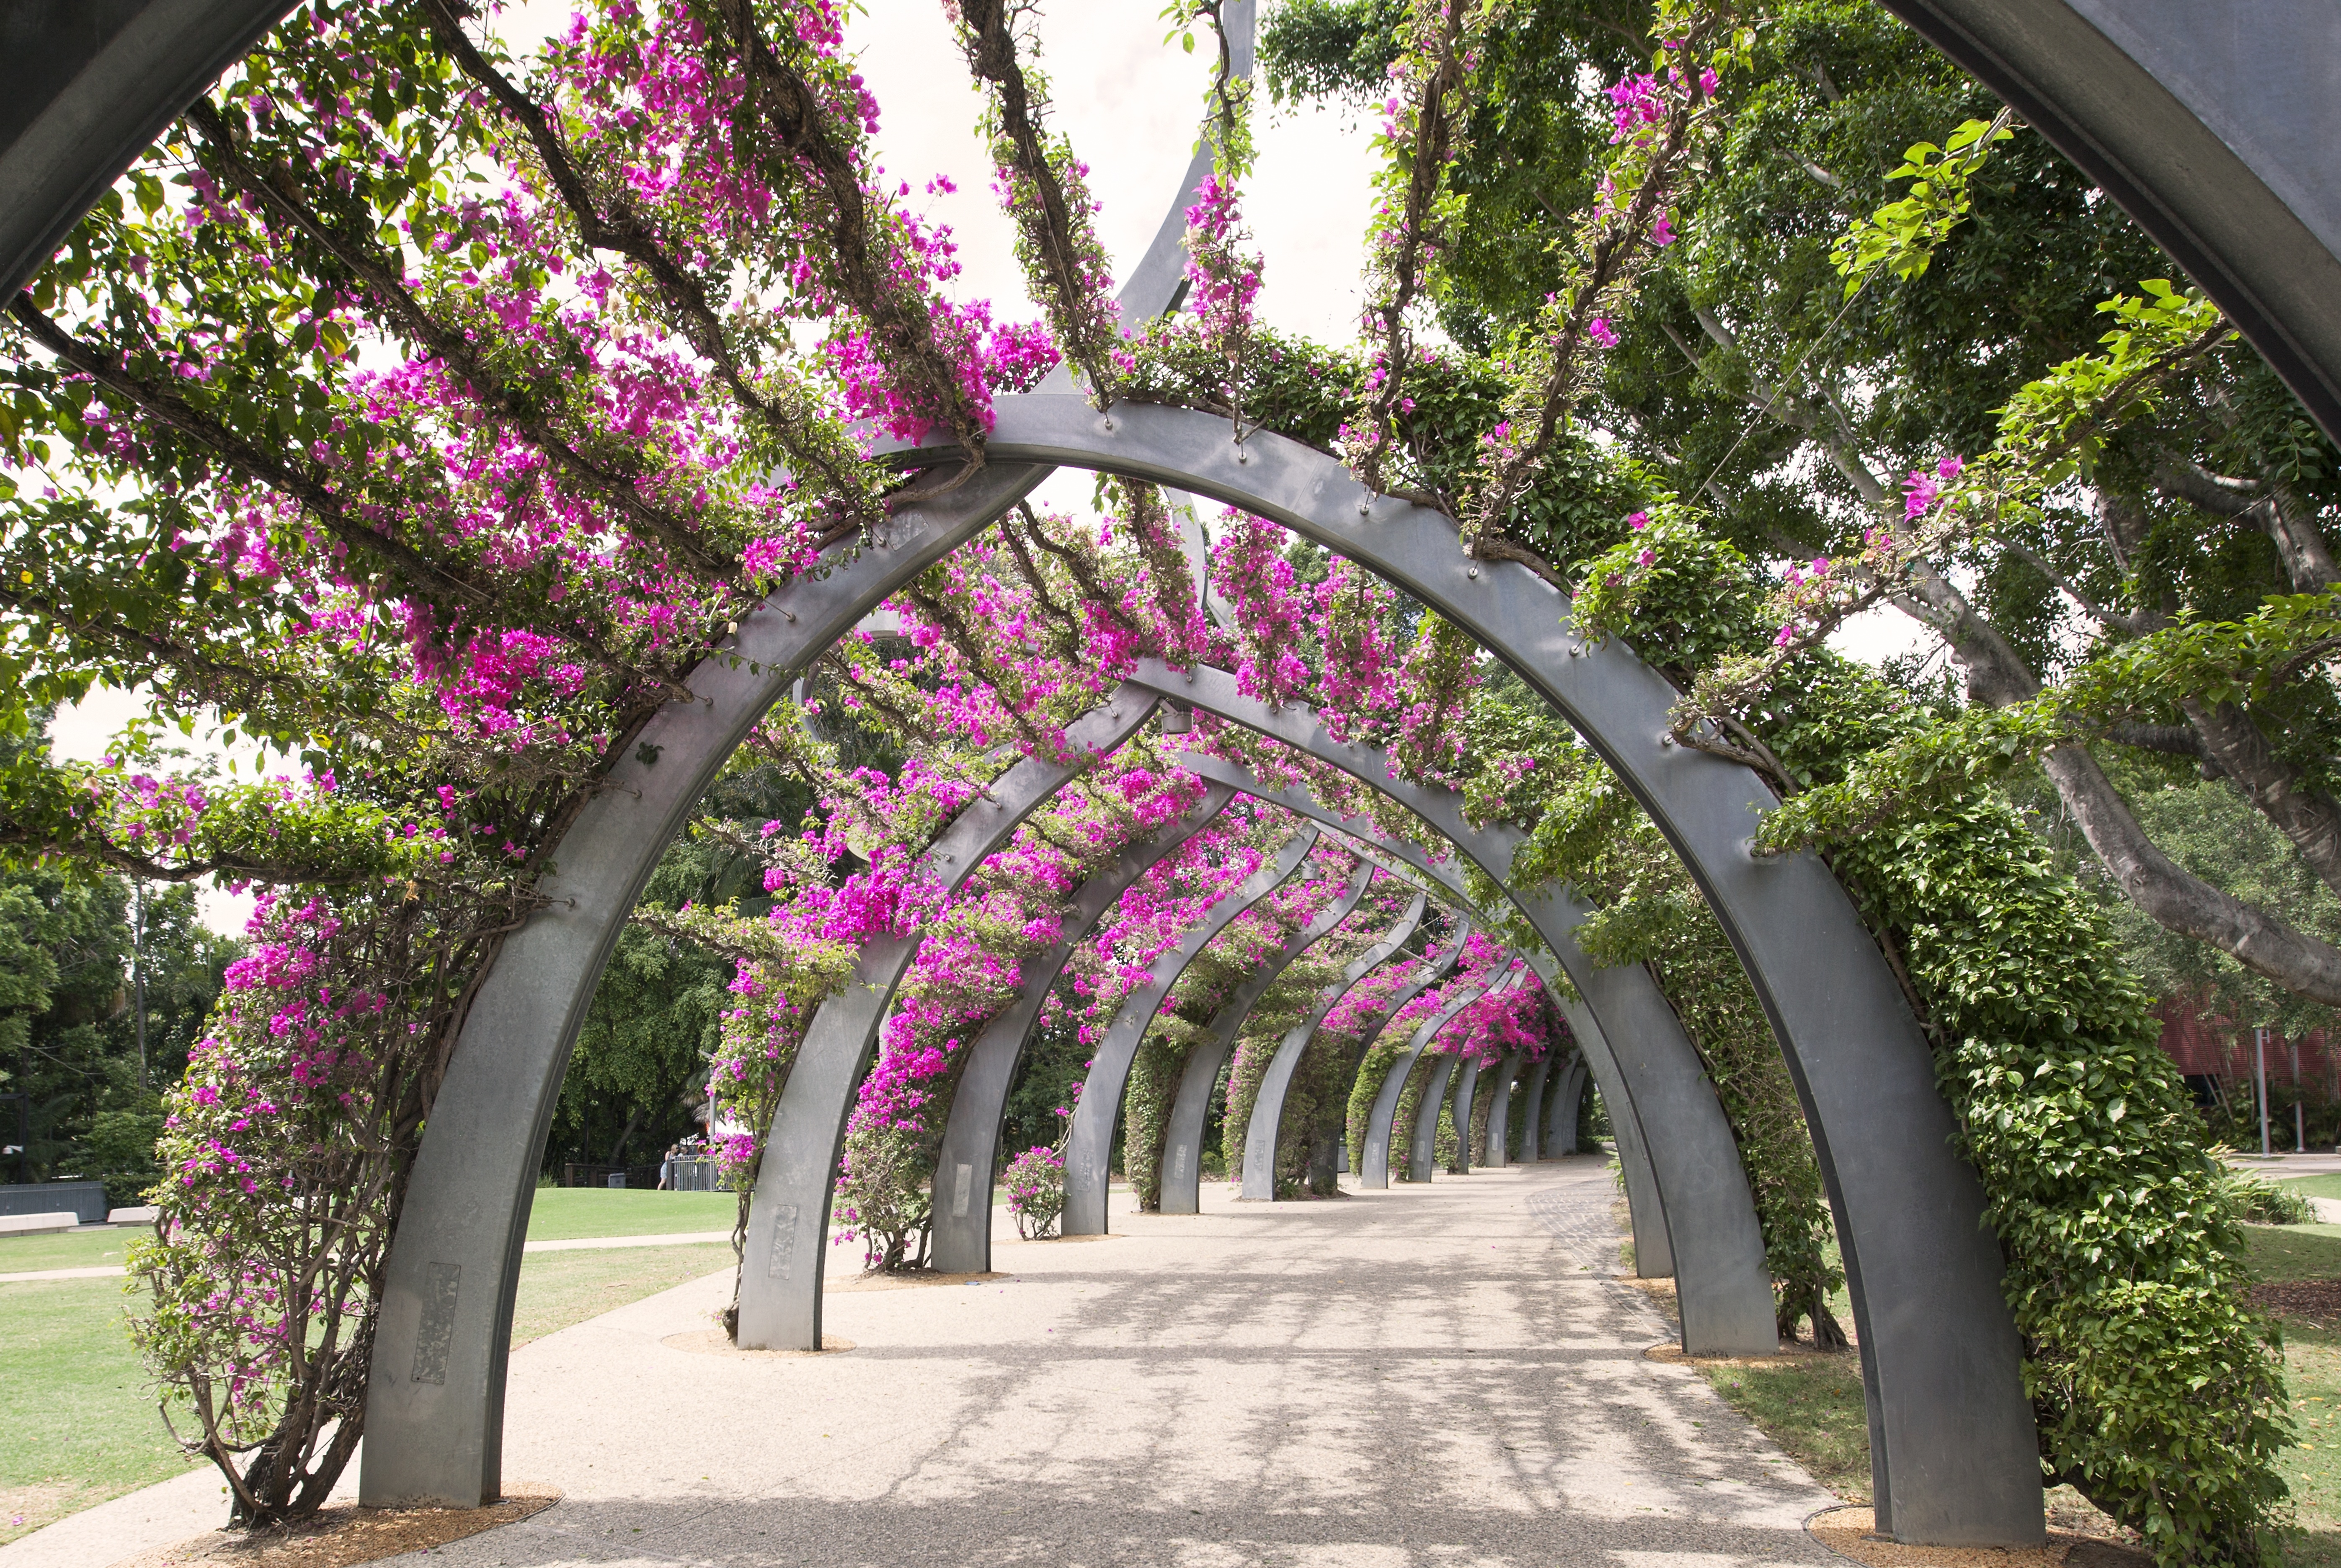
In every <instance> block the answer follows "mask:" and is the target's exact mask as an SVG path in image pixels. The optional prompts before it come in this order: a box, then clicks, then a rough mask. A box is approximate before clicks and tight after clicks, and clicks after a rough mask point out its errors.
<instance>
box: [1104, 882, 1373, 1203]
mask: <svg viewBox="0 0 2341 1568" xmlns="http://www.w3.org/2000/svg"><path fill="white" fill-rule="evenodd" d="M1360 869H1361V870H1364V871H1366V872H1369V873H1370V871H1371V869H1372V864H1371V862H1368V863H1367V865H1366V866H1364V867H1362V868H1360ZM1365 891H1366V884H1365V881H1364V880H1362V879H1360V880H1359V881H1358V882H1357V883H1356V884H1355V886H1354V887H1353V888H1350V889H1347V890H1345V891H1344V894H1343V896H1342V897H1341V898H1336V899H1335V900H1334V901H1333V902H1332V903H1330V904H1328V905H1327V906H1326V907H1325V908H1322V909H1320V910H1319V911H1318V912H1317V913H1316V915H1315V916H1314V917H1313V918H1310V921H1309V923H1308V924H1306V925H1304V926H1302V927H1301V928H1300V929H1299V930H1297V931H1295V932H1293V933H1292V934H1291V935H1290V936H1289V937H1287V938H1285V939H1284V941H1283V943H1282V944H1281V945H1280V946H1279V947H1278V948H1277V949H1276V951H1274V952H1273V953H1270V955H1269V956H1268V957H1267V958H1263V959H1261V960H1260V968H1258V970H1257V971H1255V972H1254V973H1253V975H1252V977H1251V978H1250V979H1248V980H1246V981H1244V983H1243V984H1241V985H1240V986H1238V987H1236V988H1235V989H1234V990H1233V991H1231V992H1230V993H1229V994H1228V998H1227V1000H1225V1001H1224V1002H1221V1003H1220V1010H1219V1011H1218V1012H1216V1013H1213V1014H1212V1015H1211V1021H1210V1024H1208V1025H1207V1026H1205V1028H1204V1033H1203V1037H1202V1038H1201V1039H1200V1040H1198V1041H1196V1042H1195V1045H1194V1047H1193V1048H1192V1049H1190V1051H1189V1052H1188V1053H1187V1065H1186V1067H1184V1068H1183V1069H1181V1071H1180V1075H1179V1093H1178V1095H1177V1096H1176V1097H1174V1098H1173V1099H1172V1100H1171V1102H1170V1125H1169V1126H1167V1127H1165V1128H1164V1129H1163V1139H1162V1186H1161V1196H1160V1201H1159V1202H1158V1204H1157V1207H1158V1208H1159V1209H1160V1211H1161V1213H1163V1214H1200V1213H1201V1212H1202V1196H1203V1191H1202V1189H1203V1126H1204V1124H1205V1123H1206V1122H1208V1121H1209V1120H1210V1112H1211V1091H1212V1090H1213V1089H1214V1088H1216V1087H1219V1082H1220V1068H1221V1067H1225V1066H1226V1065H1227V1061H1228V1055H1229V1053H1230V1052H1231V1051H1233V1050H1234V1049H1235V1047H1236V1037H1237V1036H1238V1035H1240V1034H1241V1033H1242V1032H1243V1027H1244V1021H1245V1020H1246V1019H1247V1018H1250V1017H1251V1010H1252V1009H1253V1008H1254V1007H1258V1006H1260V998H1261V997H1264V996H1266V995H1268V988H1269V987H1270V986H1273V985H1274V984H1276V981H1277V977H1279V976H1280V975H1281V974H1283V973H1284V971H1285V970H1286V969H1288V968H1290V967H1291V966H1292V965H1293V963H1294V962H1295V961H1296V960H1298V959H1299V958H1300V955H1301V954H1303V953H1305V952H1307V951H1308V950H1309V949H1310V948H1313V947H1315V946H1316V945H1317V944H1318V943H1320V942H1321V941H1323V940H1324V939H1325V938H1328V937H1330V936H1331V935H1332V934H1333V930H1334V928H1336V927H1338V926H1339V925H1340V923H1341V922H1342V921H1343V920H1346V919H1348V918H1350V910H1351V909H1353V908H1357V903H1358V900H1359V899H1360V898H1363V897H1364V896H1365ZM1084 1092H1085V1093H1086V1091H1084Z"/></svg>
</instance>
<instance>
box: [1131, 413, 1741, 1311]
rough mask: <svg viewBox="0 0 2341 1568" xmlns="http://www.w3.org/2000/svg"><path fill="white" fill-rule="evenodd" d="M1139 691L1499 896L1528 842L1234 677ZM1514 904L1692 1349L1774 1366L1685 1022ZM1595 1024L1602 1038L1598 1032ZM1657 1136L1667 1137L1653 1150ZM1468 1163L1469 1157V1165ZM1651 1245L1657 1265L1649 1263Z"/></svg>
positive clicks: (1725, 1156) (1572, 906)
mask: <svg viewBox="0 0 2341 1568" xmlns="http://www.w3.org/2000/svg"><path fill="white" fill-rule="evenodd" d="M1252 439H1253V440H1255V441H1257V440H1259V439H1260V438H1259V437H1257V436H1255V437H1253V438H1252ZM1131 680H1133V681H1134V682H1136V683H1138V684H1140V685H1143V686H1149V687H1151V688H1152V689H1153V690H1156V691H1158V692H1160V693H1161V694H1162V695H1164V696H1165V697H1168V698H1170V699H1171V700H1174V701H1177V702H1181V703H1185V704H1187V705H1188V706H1190V707H1191V708H1194V709H1197V710H1200V711H1202V712H1206V713H1210V714H1214V715H1216V716H1218V717H1220V718H1222V719H1229V720H1230V721H1232V722H1234V723H1237V724H1240V725H1242V726H1244V727H1245V728H1246V729H1254V730H1257V731H1259V732H1260V733H1261V734H1264V735H1267V736H1270V737H1271V738H1272V739H1277V740H1280V741H1283V742H1284V743H1285V744H1287V745H1289V746H1290V747H1292V748H1293V749H1296V750H1299V751H1303V752H1306V753H1308V754H1309V755H1310V756H1312V757H1315V758H1317V759H1320V760H1321V761H1325V762H1330V763H1331V764H1332V765H1333V766H1334V767H1336V768H1339V769H1341V770H1342V771H1343V772H1345V773H1347V774H1349V775H1350V777H1352V778H1354V779H1358V780H1359V781H1360V782H1361V783H1364V784H1366V785H1368V786H1369V787H1370V788H1372V789H1375V790H1378V791H1379V792H1380V793H1381V794H1383V795H1385V796H1387V797H1389V798H1390V799H1392V800H1394V801H1396V802H1397V803H1398V804H1400V805H1401V806H1404V807H1405V808H1406V809H1408V810H1410V811H1411V812H1413V813H1414V815H1415V816H1417V817H1419V818H1420V819H1422V820H1423V821H1424V822H1425V823H1426V824H1428V825H1429V826H1430V828H1431V829H1433V830H1434V831H1436V832H1437V833H1438V834H1439V836H1440V837H1442V838H1444V839H1446V840H1447V841H1448V842H1449V843H1450V844H1453V845H1454V846H1455V847H1456V849H1458V850H1459V851H1460V852H1461V853H1462V854H1463V855H1464V856H1465V857H1466V858H1469V860H1471V861H1472V862H1473V863H1474V864H1475V865H1477V866H1478V867H1479V868H1480V869H1481V870H1482V871H1484V872H1486V873H1487V874H1488V875H1489V877H1491V878H1495V879H1496V881H1497V883H1498V884H1499V886H1501V885H1503V881H1504V878H1505V874H1506V873H1507V872H1508V871H1509V869H1510V868H1511V861H1512V855H1513V853H1514V852H1515V851H1516V850H1517V849H1519V845H1520V844H1521V843H1522V842H1524V841H1525V839H1526V838H1527V835H1526V834H1524V833H1522V832H1521V831H1520V829H1518V828H1515V827H1512V826H1510V825H1509V824H1491V825H1489V826H1488V827H1484V828H1481V827H1474V826H1473V825H1472V823H1471V821H1470V819H1469V818H1468V817H1467V816H1466V815H1465V812H1464V809H1463V798H1462V797H1461V796H1460V795H1459V794H1457V793H1456V792H1455V791H1454V790H1451V789H1444V788H1441V787H1439V786H1437V785H1422V784H1414V783H1410V782H1409V781H1407V780H1405V779H1399V778H1397V777H1395V776H1394V775H1393V774H1392V773H1391V772H1390V761H1389V759H1388V758H1387V757H1386V756H1384V755H1383V753H1382V752H1380V751H1379V750H1377V749H1374V748H1373V747H1370V746H1366V745H1361V744H1359V743H1357V742H1353V741H1340V740H1335V739H1332V738H1331V737H1330V735H1328V734H1327V733H1326V731H1325V726H1324V724H1323V722H1322V720H1320V719H1319V718H1318V716H1317V714H1316V713H1315V711H1314V710H1310V709H1308V708H1305V707H1302V706H1300V705H1299V704H1297V703H1288V704H1286V705H1285V706H1284V707H1281V708H1270V706H1269V705H1268V704H1266V703H1264V702H1261V701H1259V700H1256V699H1253V698H1249V697H1246V696H1244V695H1243V694H1242V692H1241V691H1240V690H1238V689H1237V686H1236V681H1235V678H1234V677H1233V676H1231V675H1229V674H1228V673H1227V672H1226V671H1224V670H1213V669H1210V668H1209V667H1198V668H1196V669H1194V670H1172V669H1170V667H1169V666H1167V665H1165V664H1163V663H1162V662H1161V661H1160V660H1139V661H1138V662H1137V665H1136V667H1135V669H1134V670H1132V672H1131ZM1506 893H1507V896H1508V897H1509V898H1511V900H1512V902H1513V903H1514V904H1515V905H1516V906H1517V907H1518V908H1519V910H1520V912H1521V913H1522V914H1523V915H1525V916H1526V917H1527V918H1528V919H1529V923H1530V924H1531V925H1533V926H1534V927H1535V928H1536V930H1537V934H1538V935H1539V936H1540V937H1542V938H1544V941H1545V945H1546V946H1547V947H1548V948H1550V949H1551V951H1552V954H1553V956H1554V958H1555V959H1557V960H1558V961H1559V966H1560V968H1562V969H1564V970H1565V971H1566V972H1567V973H1568V976H1569V982H1570V984H1571V985H1572V987H1574V988H1575V990H1576V992H1577V994H1578V995H1579V997H1584V998H1586V1001H1585V1003H1564V1004H1563V1012H1564V1014H1565V1016H1567V1017H1568V1018H1569V1024H1570V1027H1571V1028H1572V1029H1577V1030H1579V1032H1580V1033H1581V1034H1583V1035H1584V1036H1586V1037H1588V1038H1589V1039H1590V1038H1592V1037H1599V1038H1600V1039H1601V1040H1602V1041H1603V1046H1602V1047H1601V1049H1602V1050H1603V1051H1604V1053H1605V1054H1604V1055H1602V1056H1598V1057H1596V1058H1595V1059H1596V1061H1597V1062H1599V1063H1600V1064H1601V1065H1602V1066H1603V1067H1604V1070H1605V1074H1606V1076H1605V1077H1604V1079H1603V1083H1604V1087H1605V1089H1606V1088H1608V1087H1609V1086H1612V1085H1622V1086H1623V1088H1622V1090H1621V1091H1620V1092H1619V1094H1618V1095H1617V1097H1616V1098H1615V1101H1614V1110H1613V1119H1614V1120H1615V1121H1617V1122H1618V1123H1619V1125H1620V1126H1630V1127H1632V1128H1633V1130H1632V1131H1629V1132H1628V1133H1626V1134H1624V1135H1621V1136H1622V1137H1623V1138H1630V1139H1631V1142H1630V1143H1629V1145H1628V1148H1629V1151H1630V1152H1629V1153H1628V1154H1627V1155H1625V1156H1623V1163H1624V1166H1625V1168H1626V1171H1627V1173H1628V1176H1629V1180H1630V1178H1631V1177H1632V1176H1634V1175H1635V1174H1637V1171H1636V1167H1637V1166H1643V1167H1644V1168H1647V1169H1648V1170H1649V1171H1650V1172H1652V1173H1654V1176H1655V1186H1656V1187H1657V1193H1656V1196H1655V1199H1654V1200H1649V1201H1643V1200H1639V1199H1638V1201H1636V1202H1635V1203H1634V1205H1633V1207H1634V1210H1635V1237H1636V1248H1637V1251H1636V1256H1637V1258H1638V1260H1639V1259H1640V1258H1641V1257H1643V1256H1645V1254H1644V1253H1642V1252H1641V1250H1640V1248H1641V1246H1642V1245H1643V1244H1644V1243H1645V1242H1646V1241H1647V1242H1648V1243H1649V1244H1650V1245H1651V1246H1652V1248H1653V1250H1652V1252H1651V1253H1650V1254H1649V1257H1651V1259H1652V1262H1651V1269H1652V1271H1653V1273H1656V1272H1658V1271H1659V1269H1661V1268H1671V1270H1672V1272H1673V1274H1674V1276H1675V1279H1676V1282H1677V1300H1678V1303H1679V1305H1680V1307H1681V1309H1682V1329H1683V1345H1684V1348H1685V1349H1687V1350H1689V1351H1690V1352H1691V1353H1692V1354H1694V1355H1769V1354H1770V1353H1771V1352H1772V1351H1773V1350H1774V1349H1776V1348H1778V1344H1779V1340H1778V1326H1777V1323H1776V1320H1775V1315H1774V1306H1773V1297H1772V1275H1771V1272H1770V1270H1769V1269H1768V1267H1767V1266H1766V1265H1765V1261H1764V1236H1763V1231H1762V1228H1761V1227H1760V1226H1758V1223H1757V1218H1756V1204H1755V1200H1754V1198H1753V1197H1752V1196H1750V1195H1749V1192H1748V1178H1747V1174H1746V1172H1745V1171H1744V1170H1743V1169H1742V1168H1741V1166H1740V1161H1739V1154H1738V1146H1737V1145H1735V1144H1734V1143H1733V1141H1732V1137H1731V1128H1730V1125H1729V1124H1728V1122H1727V1121H1725V1119H1724V1116H1723V1107H1722V1105H1721V1103H1720V1102H1718V1100H1717V1099H1716V1097H1715V1091H1714V1090H1713V1088H1712V1087H1709V1086H1708V1083H1707V1080H1706V1076H1705V1069H1704V1068H1703V1067H1701V1065H1700V1063H1699V1058H1698V1052H1697V1051H1696V1050H1694V1049H1693V1048H1692V1047H1691V1043H1690V1040H1689V1037H1688V1036H1686V1035H1685V1034H1684V1033H1683V1028H1682V1022H1681V1020H1680V1019H1679V1018H1678V1017H1676V1016H1675V1012H1674V1009H1673V1007H1671V1006H1669V1003H1668V1001H1667V999H1666V997H1665V996H1664V994H1663V993H1661V992H1660V991H1659V987H1658V983H1657V982H1656V981H1655V980H1653V979H1652V978H1650V974H1649V970H1648V969H1646V968H1643V967H1642V966H1640V965H1639V964H1629V965H1623V966H1619V967H1618V968H1601V967H1600V966H1598V965H1596V964H1595V963H1594V962H1593V961H1592V960H1591V959H1590V958H1588V957H1587V956H1586V954H1585V952H1584V950H1583V949H1582V948H1579V946H1578V945H1577V940H1576V937H1575V932H1576V930H1577V928H1578V927H1579V925H1581V924H1582V923H1583V922H1584V921H1585V920H1586V919H1587V918H1589V917H1590V916H1591V914H1592V913H1593V909H1592V907H1591V906H1590V905H1589V904H1587V903H1585V902H1584V901H1583V900H1581V899H1579V898H1577V897H1576V896H1575V895H1573V894H1571V893H1570V892H1569V891H1568V890H1567V889H1566V888H1560V887H1558V886H1551V887H1544V888H1535V889H1532V890H1529V891H1526V892H1523V891H1521V890H1519V889H1517V888H1506ZM1547 961H1548V962H1549V961H1551V960H1547ZM1588 1004H1589V1006H1588ZM1572 1008H1573V1009H1574V1010H1571V1009H1572ZM1589 1013H1591V1014H1592V1015H1594V1016H1595V1017H1598V1018H1599V1027H1591V1025H1590V1021H1589ZM1611 1053H1614V1054H1611ZM1474 1076H1475V1077H1476V1075H1474ZM1658 1131H1663V1133H1664V1135H1665V1136H1663V1137H1660V1136H1654V1135H1655V1133H1656V1132H1658ZM1470 1153H1471V1151H1469V1150H1467V1151H1465V1157H1466V1159H1467V1162H1468V1160H1469V1157H1470ZM1661 1216H1663V1217H1661ZM1661 1260H1663V1261H1661Z"/></svg>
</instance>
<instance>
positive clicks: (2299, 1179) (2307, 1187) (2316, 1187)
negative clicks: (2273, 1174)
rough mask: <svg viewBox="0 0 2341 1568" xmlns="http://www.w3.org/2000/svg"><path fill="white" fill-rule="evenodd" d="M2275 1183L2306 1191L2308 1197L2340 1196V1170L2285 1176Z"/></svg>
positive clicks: (2263, 1173)
mask: <svg viewBox="0 0 2341 1568" xmlns="http://www.w3.org/2000/svg"><path fill="white" fill-rule="evenodd" d="M2261 1174H2262V1175H2266V1174H2267V1173H2266V1172H2262V1173H2261ZM2276 1186H2288V1187H2290V1188H2292V1189H2293V1190H2294V1191H2295V1192H2304V1193H2306V1194H2307V1195H2308V1196H2310V1197H2341V1171H2327V1172H2326V1174H2325V1175H2323V1176H2286V1177H2285V1178H2284V1179H2283V1180H2282V1181H2280V1182H2277V1183H2276Z"/></svg>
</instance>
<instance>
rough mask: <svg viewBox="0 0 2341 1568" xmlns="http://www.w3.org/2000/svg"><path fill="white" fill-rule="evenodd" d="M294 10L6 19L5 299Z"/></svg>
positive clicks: (286, 4)
mask: <svg viewBox="0 0 2341 1568" xmlns="http://www.w3.org/2000/svg"><path fill="white" fill-rule="evenodd" d="M293 5H294V0H46V3H35V4H21V3H20V4H17V5H9V6H6V7H5V8H0V300H5V299H14V298H15V295H16V291H17V290H19V289H21V288H23V287H24V286H25V284H26V283H29V282H30V281H31V280H32V276H33V274H34V273H35V272H38V271H39V270H40V268H41V266H42V264H43V263H45V262H46V261H47V260H48V259H49V258H50V257H51V256H52V255H54V254H55V253H56V251H57V249H58V247H59V246H61V245H63V244H64V243H65V238H66V236H67V235H69V234H71V233H73V229H74V225H75V224H76V223H80V222H81V219H82V214H83V213H86V212H88V211H89V210H90V208H91V207H92V206H94V205H95V204H96V202H97V200H98V198H99V197H100V196H103V195H104V194H105V190H106V187H107V186H109V185H111V184H114V182H115V181H116V180H118V179H120V178H121V177H122V174H123V171H125V169H127V168H129V167H130V165H131V164H133V163H134V162H135V161H136V160H137V157H138V154H141V153H143V152H144V151H145V150H146V148H147V147H148V146H150V145H151V144H153V143H154V139H155V138H156V137H157V136H160V135H161V134H163V133H164V130H165V129H166V128H168V126H169V125H170V124H171V122H172V121H173V120H174V119H176V118H178V116H179V115H181V114H184V113H185V112H186V108H187V105H188V104H192V103H194V101H195V98H196V96H197V94H201V93H202V92H203V91H204V88H206V87H208V86H210V85H211V84H212V83H213V82H214V80H215V79H216V78H217V77H218V76H219V75H220V74H221V73H222V72H224V71H225V70H226V69H227V68H228V67H229V66H230V65H234V64H235V63H236V62H237V61H238V60H241V59H243V58H244V55H248V54H250V53H251V52H252V50H253V47H254V45H256V44H258V43H259V42H260V39H261V35H263V34H264V33H266V32H267V31H268V29H269V28H271V27H273V26H274V25H276V24H277V22H278V21H279V20H280V19H282V18H283V17H284V15H285V13H287V12H289V11H291V10H292V9H293Z"/></svg>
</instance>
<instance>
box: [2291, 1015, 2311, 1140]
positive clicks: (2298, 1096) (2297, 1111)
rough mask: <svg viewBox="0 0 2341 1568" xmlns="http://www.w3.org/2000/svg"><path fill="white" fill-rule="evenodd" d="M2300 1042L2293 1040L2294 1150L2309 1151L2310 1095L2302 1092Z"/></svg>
mask: <svg viewBox="0 0 2341 1568" xmlns="http://www.w3.org/2000/svg"><path fill="white" fill-rule="evenodd" d="M2301 1089H2302V1086H2301V1082H2300V1042H2299V1041H2298V1040H2295V1041H2293V1042H2292V1152H2293V1153H2295V1154H2296V1155H2305V1154H2306V1153H2307V1152H2308V1097H2307V1096H2306V1095H2305V1094H2303V1093H2302V1092H2301Z"/></svg>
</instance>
